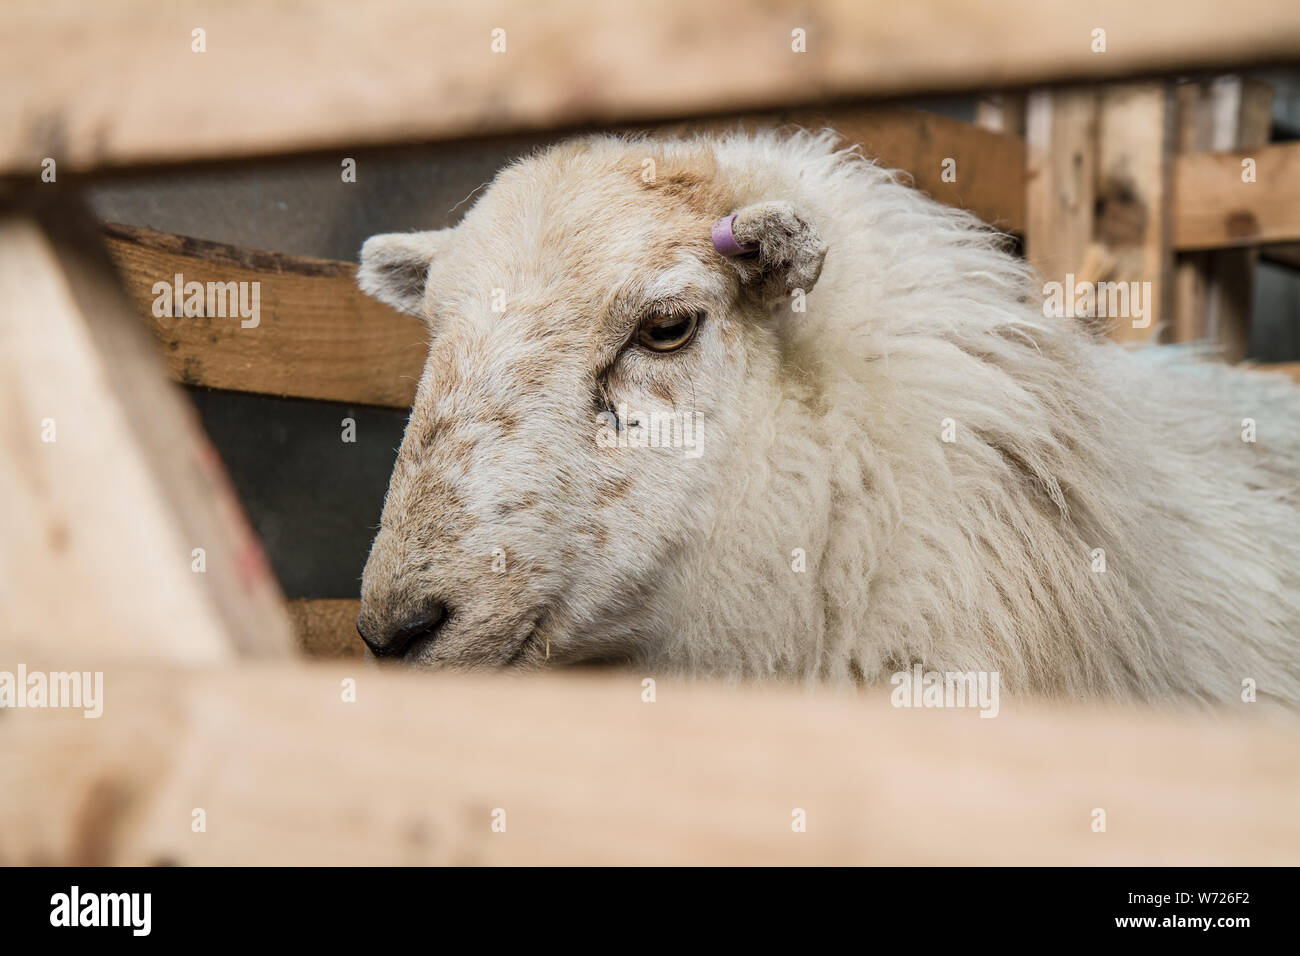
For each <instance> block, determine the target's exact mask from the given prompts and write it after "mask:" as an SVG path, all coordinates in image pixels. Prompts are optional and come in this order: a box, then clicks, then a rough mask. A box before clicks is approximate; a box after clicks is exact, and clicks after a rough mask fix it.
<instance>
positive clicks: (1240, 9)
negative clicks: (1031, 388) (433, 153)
mask: <svg viewBox="0 0 1300 956" xmlns="http://www.w3.org/2000/svg"><path fill="white" fill-rule="evenodd" d="M1099 28H1100V29H1104V31H1105V38H1104V43H1105V46H1104V50H1103V49H1102V48H1101V47H1100V46H1099V43H1098V38H1097V36H1096V35H1095V34H1094V31H1095V30H1097V29H1099ZM199 29H201V30H203V31H205V32H204V34H203V45H204V52H195V45H196V43H197V40H196V39H195V37H194V31H195V30H199ZM493 31H501V32H499V33H496V34H495V35H494V32H493ZM800 31H801V32H800ZM0 38H3V39H2V40H0V42H2V43H3V46H2V47H0V89H4V90H5V91H6V95H5V96H4V97H3V98H0V173H13V174H19V175H31V176H35V175H37V173H38V172H39V166H40V163H41V161H42V159H43V158H45V157H51V158H54V159H56V160H57V162H58V163H59V167H60V169H61V170H64V171H68V172H72V171H78V172H84V171H87V170H92V169H100V168H104V167H112V166H122V165H131V164H141V163H155V162H173V161H186V160H196V159H204V160H207V159H217V158H230V157H248V156H254V155H270V154H283V153H288V152H295V151H304V150H322V149H330V150H338V149H343V148H347V149H352V148H356V147H359V146H364V145H386V144H395V143H408V142H426V141H431V140H441V139H452V138H462V137H466V136H478V135H482V134H487V133H504V132H517V131H521V130H538V129H552V128H556V127H572V126H574V125H581V124H601V125H608V124H616V123H625V122H633V121H649V120H656V119H671V118H681V117H685V116H699V115H706V114H710V113H714V114H720V113H734V112H741V111H747V110H755V109H766V108H772V107H789V106H796V105H799V104H808V103H814V102H826V101H828V100H833V99H846V98H851V97H896V96H905V95H915V94H922V93H930V92H935V91H946V92H957V91H962V90H978V89H993V88H997V89H1006V88H1010V87H1016V86H1028V85H1035V84H1048V83H1057V82H1075V83H1078V82H1085V81H1086V82H1091V81H1096V80H1101V79H1116V78H1125V77H1133V76H1154V75H1160V74H1169V73H1175V72H1190V71H1210V70H1218V71H1223V70H1230V69H1233V68H1238V67H1242V66H1246V65H1251V64H1261V65H1263V64H1271V63H1281V62H1294V61H1295V60H1296V58H1297V50H1300V6H1297V5H1296V4H1295V3H1294V2H1293V0H1213V2H1206V3H1197V4H1187V3H1185V2H1183V0H1148V2H1146V3H1142V4H1134V3H1131V2H1130V0H1095V2H1093V3H1089V4H1086V5H1085V4H1074V3H1069V4H1067V3H1042V2H1041V0H1001V2H999V3H993V4H988V3H969V2H966V0H928V2H922V3H912V4H897V3H892V2H885V0H866V2H863V0H810V2H808V3H805V4H803V5H801V6H798V7H788V6H784V5H780V4H766V5H765V4H760V5H755V4H753V3H750V2H747V0H716V2H714V3H709V4H700V3H695V2H689V0H670V2H667V3H660V4H645V3H642V2H640V0H608V2H604V3H600V4H590V3H585V2H582V0H559V2H556V3H548V4H534V3H525V2H522V0H484V2H481V3H475V4H458V3H451V2H442V3H438V4H436V5H434V6H433V7H432V8H431V7H430V6H429V5H428V4H424V3H417V2H414V0H372V2H371V3H369V4H368V5H367V6H366V9H365V15H364V16H357V15H355V11H348V12H347V13H345V12H343V11H342V9H341V8H339V7H338V6H337V4H334V3H331V2H328V0H302V2H293V3H290V2H287V0H274V2H267V0H228V2H226V3H222V4H211V3H207V2H204V0H168V2H163V0H103V2H99V3H95V4H89V5H86V4H79V5H75V4H58V3H45V4H12V3H11V4H5V5H3V6H0ZM494 42H495V43H496V44H497V49H501V50H502V51H503V52H493V49H494V48H493V44H494ZM502 44H504V47H503V46H502ZM801 44H802V46H801ZM800 49H802V50H804V51H806V52H798V50H800Z"/></svg>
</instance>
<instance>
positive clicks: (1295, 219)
mask: <svg viewBox="0 0 1300 956" xmlns="http://www.w3.org/2000/svg"><path fill="white" fill-rule="evenodd" d="M1246 159H1253V160H1254V161H1255V177H1256V181H1255V182H1244V181H1243V180H1242V172H1243V169H1242V161H1243V160H1246ZM1294 242H1300V143H1274V144H1272V145H1270V146H1262V147H1259V148H1257V149H1243V150H1232V151H1229V152H1222V153H1198V154H1192V155H1188V156H1180V157H1179V158H1178V161H1177V162H1176V163H1175V165H1174V244H1175V245H1176V246H1177V247H1178V248H1179V249H1228V248H1236V247H1245V246H1258V245H1262V244H1264V243H1294Z"/></svg>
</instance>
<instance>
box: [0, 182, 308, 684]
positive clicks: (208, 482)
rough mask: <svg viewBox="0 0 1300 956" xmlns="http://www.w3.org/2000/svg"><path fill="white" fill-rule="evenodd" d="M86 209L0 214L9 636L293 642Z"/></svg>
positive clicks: (129, 642) (224, 654) (215, 646)
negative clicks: (83, 214) (85, 216)
mask: <svg viewBox="0 0 1300 956" xmlns="http://www.w3.org/2000/svg"><path fill="white" fill-rule="evenodd" d="M80 215H81V209H80V207H78V206H75V205H68V204H65V203H63V202H62V201H56V202H55V203H54V205H53V206H51V207H42V208H41V209H40V210H39V211H38V214H37V216H33V215H30V214H28V213H25V212H18V211H10V212H8V213H6V214H5V215H4V216H3V219H2V220H0V303H3V305H2V306H0V362H2V363H3V364H4V365H5V369H4V374H3V375H0V382H2V383H3V385H2V387H0V401H2V405H0V418H2V419H3V428H4V434H5V439H4V441H5V448H6V451H5V454H4V455H3V456H0V510H2V512H3V517H2V518H0V525H3V526H4V528H5V534H4V537H3V542H2V543H0V618H3V619H4V621H5V627H4V631H3V633H2V634H0V645H2V646H3V648H4V649H6V650H8V651H10V652H13V653H21V652H22V651H23V650H24V649H26V650H31V649H34V648H39V647H41V646H44V645H46V644H57V646H58V647H60V648H62V649H66V650H69V651H76V652H78V653H81V654H90V653H100V654H104V653H107V654H108V655H109V656H115V655H117V656H122V657H127V658H131V657H137V658H145V659H162V660H181V661H187V662H197V661H203V662H213V661H218V660H225V659H228V658H229V657H231V656H232V655H233V654H234V653H236V652H239V651H242V652H244V653H246V654H250V655H261V656H269V657H276V656H287V655H288V654H289V653H290V652H291V638H290V632H289V625H288V619H287V617H286V616H285V614H284V611H283V609H282V607H281V600H280V595H279V589H278V587H277V585H276V583H275V580H274V578H273V577H272V575H271V573H270V571H269V568H268V567H267V564H266V561H265V557H264V556H263V554H262V551H261V547H260V545H259V543H258V542H257V539H256V537H255V536H254V535H253V533H252V531H251V529H250V528H249V527H248V525H247V523H246V522H245V521H244V519H243V516H242V512H241V510H240V508H239V505H238V503H237V500H236V499H235V497H234V492H233V490H232V489H231V487H230V486H229V484H228V482H227V480H226V478H225V475H224V472H223V470H222V468H221V465H220V461H219V459H218V458H217V456H216V454H215V452H213V450H212V448H211V446H209V445H208V444H207V441H206V439H205V438H204V437H203V435H202V431H201V429H200V427H199V425H198V422H197V418H196V417H195V415H194V412H193V410H192V409H191V408H190V407H189V406H188V404H187V403H186V402H185V401H184V398H183V397H182V396H181V395H180V394H179V393H178V392H176V391H175V389H174V388H173V387H172V386H171V385H169V384H168V383H167V382H166V380H165V377H164V374H163V370H162V368H161V365H160V363H159V362H158V359H157V356H156V355H155V354H154V349H153V348H152V347H151V346H150V344H149V341H148V336H147V335H146V334H145V333H144V330H143V329H142V328H141V326H140V323H139V322H138V320H136V319H135V318H134V316H132V314H131V309H130V307H129V305H127V304H126V302H125V301H124V300H123V298H122V296H121V293H120V291H118V289H117V284H116V281H115V278H114V276H113V274H112V267H111V266H110V265H109V263H108V261H107V259H106V257H105V256H104V253H103V250H102V248H101V247H100V245H99V242H98V239H97V237H96V235H95V233H94V231H93V227H86V226H85V225H84V223H85V222H88V220H82V219H80V218H79V217H80ZM196 549H199V550H196ZM200 551H201V553H200Z"/></svg>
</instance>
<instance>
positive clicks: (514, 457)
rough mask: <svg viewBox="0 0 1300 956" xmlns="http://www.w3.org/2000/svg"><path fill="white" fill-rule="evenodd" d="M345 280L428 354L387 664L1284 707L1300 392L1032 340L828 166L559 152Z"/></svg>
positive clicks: (391, 508)
mask: <svg viewBox="0 0 1300 956" xmlns="http://www.w3.org/2000/svg"><path fill="white" fill-rule="evenodd" d="M733 216H734V218H732V217H733ZM719 229H720V230H721V233H720V234H719ZM720 250H721V251H720ZM358 282H359V285H360V287H361V288H362V289H363V290H364V291H365V292H366V293H368V294H370V295H372V296H374V297H376V298H378V299H379V300H381V301H383V302H386V303H388V304H389V305H391V306H392V307H394V308H395V309H398V310H401V311H403V312H406V313H409V314H412V315H416V316H419V317H421V318H423V319H424V320H425V321H426V323H427V325H428V327H429V330H430V333H431V345H430V350H429V355H428V361H427V364H426V366H425V368H424V372H423V375H422V377H421V379H420V381H419V385H418V389H417V393H416V397H415V401H414V407H413V409H412V412H411V417H410V421H409V423H408V425H407V428H406V432H405V436H404V438H403V441H402V444H401V447H400V449H399V452H398V456H397V460H396V464H395V467H394V470H393V475H392V480H391V484H390V486H389V489H388V493H387V496H386V498H385V501H384V507H383V513H382V519H381V523H380V528H379V531H378V534H377V536H376V537H375V540H374V544H373V547H372V550H371V553H370V555H369V558H368V560H367V562H366V565H365V570H364V573H363V575H362V604H361V613H360V616H359V617H358V621H357V627H358V631H359V632H360V633H361V635H362V637H363V639H364V640H365V642H366V643H367V645H368V646H369V647H370V649H371V650H372V652H374V653H375V654H376V655H379V656H386V657H393V658H399V659H401V660H403V661H405V662H408V663H411V664H414V665H416V666H423V667H429V668H458V667H490V668H522V669H537V668H542V667H548V666H559V665H567V664H577V663H584V662H598V663H620V664H625V665H632V666H636V667H639V668H645V669H649V670H651V671H652V672H656V673H658V672H664V673H675V674H688V675H701V676H708V677H714V678H721V679H724V680H728V681H741V680H760V679H769V678H771V679H786V680H795V681H803V682H806V683H808V684H809V685H823V684H829V685H833V686H840V687H845V688H851V687H852V686H854V685H857V686H865V687H874V686H882V685H884V684H886V683H887V682H888V680H889V679H890V675H892V674H895V673H898V672H902V671H907V670H908V669H909V668H910V667H911V666H912V665H913V664H914V663H923V664H924V666H925V667H926V668H932V669H934V670H937V671H949V672H951V671H959V672H969V671H976V672H988V673H995V674H998V675H1000V679H1001V685H1002V687H1003V689H1004V690H1005V691H1006V692H1008V693H1023V694H1037V695H1045V696H1047V697H1055V698H1071V699H1111V700H1122V701H1129V702H1138V701H1175V700H1183V701H1195V702H1200V703H1213V702H1228V701H1239V700H1241V699H1249V697H1250V694H1249V692H1243V687H1255V688H1257V691H1258V694H1259V697H1260V699H1268V700H1272V701H1284V702H1294V701H1297V700H1300V655H1298V654H1297V649H1298V647H1300V493H1298V491H1297V484H1298V482H1297V476H1298V475H1300V425H1298V424H1297V423H1298V421H1300V389H1297V388H1296V387H1295V386H1294V385H1293V384H1292V383H1291V382H1290V381H1288V380H1286V379H1285V378H1284V377H1282V376H1269V375H1265V374H1262V373H1257V372H1247V371H1241V370H1237V369H1234V368H1231V367H1228V366H1226V365H1220V364H1215V363H1211V362H1205V361H1197V360H1195V358H1194V357H1187V356H1182V357H1177V358H1174V359H1169V358H1166V357H1165V355H1164V352H1165V350H1163V349H1160V348H1152V349H1148V350H1146V353H1149V355H1150V356H1154V357H1155V358H1156V359H1157V361H1152V360H1151V359H1150V358H1149V357H1147V356H1146V355H1145V354H1144V353H1143V352H1141V351H1140V352H1138V353H1136V354H1135V353H1134V352H1131V351H1127V350H1125V349H1123V348H1121V347H1119V346H1118V345H1115V344H1113V343H1111V342H1109V341H1107V340H1106V339H1105V337H1104V336H1102V335H1099V334H1097V331H1096V330H1095V329H1093V328H1090V327H1088V326H1087V325H1086V324H1085V323H1082V322H1080V321H1078V320H1075V319H1073V318H1057V317H1052V316H1048V315H1046V314H1045V312H1046V311H1050V310H1045V309H1044V300H1045V292H1044V288H1045V287H1044V286H1043V284H1042V280H1041V279H1038V278H1036V277H1035V275H1034V274H1033V272H1032V270H1031V269H1030V268H1029V267H1028V266H1027V265H1026V264H1025V263H1024V262H1023V261H1022V260H1021V259H1019V258H1017V257H1015V256H1014V255H1013V254H1011V252H1010V251H1009V250H1008V244H1007V240H1006V237H1004V236H1001V235H999V234H998V233H996V232H995V231H993V230H991V229H990V228H988V227H986V226H985V225H983V224H982V223H980V222H979V221H978V220H977V219H976V218H975V217H973V216H972V215H970V214H968V213H966V212H963V211H960V210H957V209H954V208H950V207H947V206H944V205H941V204H940V203H937V202H935V201H933V200H931V199H929V198H928V197H926V196H924V195H922V194H921V193H919V192H918V191H916V190H915V189H913V188H911V187H910V186H909V185H908V184H907V183H906V181H905V177H904V176H903V175H902V174H900V173H897V172H892V171H889V170H886V169H883V168H880V167H879V166H877V165H876V164H874V163H872V162H870V161H869V160H867V159H866V158H864V157H863V156H862V155H861V154H860V152H859V151H857V150H855V149H845V148H842V145H841V144H840V142H839V140H838V139H837V138H836V136H835V135H834V134H833V133H832V132H829V131H826V132H822V133H816V134H814V133H809V132H803V131H799V132H794V133H760V134H757V135H745V134H743V133H739V132H737V133H735V134H731V135H726V136H720V137H715V136H700V137H696V138H687V139H677V140H656V139H654V138H635V137H613V136H591V137H585V138H580V139H576V140H572V141H568V142H564V143H562V144H560V145H557V146H553V147H551V148H549V149H547V150H545V151H542V152H540V153H538V154H536V155H533V156H531V157H528V158H526V159H523V160H521V161H519V162H516V163H515V164H514V165H512V166H510V167H508V168H506V169H504V170H503V171H502V172H501V173H500V174H499V175H498V176H497V177H496V179H495V181H494V182H493V183H492V185H491V187H490V188H489V189H488V190H487V191H486V192H484V193H483V194H482V195H481V196H480V198H479V199H478V201H477V203H476V204H475V205H474V206H473V207H472V209H471V210H470V211H469V212H468V214H467V215H466V216H465V218H464V220H463V221H462V222H461V223H460V224H459V225H457V226H455V227H454V228H450V229H443V230H437V231H431V232H417V233H409V234H388V235H379V236H374V237H372V238H371V239H369V240H368V241H367V242H366V243H365V245H364V247H363V248H362V251H361V257H360V266H359V269H358ZM1170 351H1176V350H1170ZM656 422H658V423H659V425H660V427H659V432H660V437H661V438H662V437H663V433H664V431H665V429H664V427H663V423H664V422H674V423H685V422H690V423H691V424H692V426H693V427H692V432H693V434H692V435H691V436H690V438H691V440H690V441H688V440H687V439H686V437H685V436H686V428H685V427H684V425H683V427H681V428H677V427H674V428H672V429H667V433H668V437H669V439H671V440H668V441H658V442H656V441H652V440H649V439H648V437H647V435H646V432H647V431H648V430H650V429H651V427H652V426H653V425H654V423H656Z"/></svg>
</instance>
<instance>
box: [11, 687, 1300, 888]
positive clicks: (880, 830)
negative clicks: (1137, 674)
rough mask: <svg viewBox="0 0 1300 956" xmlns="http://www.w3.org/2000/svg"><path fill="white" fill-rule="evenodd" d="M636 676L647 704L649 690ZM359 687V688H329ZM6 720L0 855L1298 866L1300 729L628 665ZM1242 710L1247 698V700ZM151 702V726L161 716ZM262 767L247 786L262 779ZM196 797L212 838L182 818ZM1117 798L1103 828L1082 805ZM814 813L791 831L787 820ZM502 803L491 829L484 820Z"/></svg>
mask: <svg viewBox="0 0 1300 956" xmlns="http://www.w3.org/2000/svg"><path fill="white" fill-rule="evenodd" d="M646 678H655V679H656V684H655V687H654V696H655V700H654V702H653V703H646V702H644V696H643V695H644V694H645V687H644V684H643V681H644V680H645V679H646ZM345 681H353V682H354V685H353V686H354V687H355V702H347V701H345V700H344V699H343V691H344V688H345V683H344V682H345ZM103 696H104V712H103V716H102V717H101V718H100V719H98V720H85V719H82V716H81V713H80V712H73V713H70V712H67V711H50V710H46V711H41V712H33V711H31V710H16V711H13V712H12V713H7V714H5V715H4V718H3V719H0V752H3V753H4V754H5V760H3V761H0V833H3V834H4V835H5V839H4V841H3V845H0V853H3V855H4V859H3V862H5V863H10V864H26V863H34V862H41V863H74V864H148V863H159V862H170V863H177V864H184V865H227V864H241V865H242V864H254V865H260V864H267V865H285V864H302V865H312V864H380V865H385V864H404V863H410V864H444V863H470V864H718V863H728V864H764V863H768V864H810V863H823V864H954V865H962V864H976V863H980V864H989V863H997V864H1037V865H1042V864H1111V865H1114V864H1135V863H1147V864H1164V865H1174V864H1179V865H1181V864H1290V863H1293V862H1294V861H1295V860H1296V859H1297V856H1298V855H1300V820H1298V819H1297V817H1296V814H1295V806H1296V802H1297V800H1298V799H1300V764H1297V762H1296V760H1295V759H1294V754H1295V753H1296V752H1297V749H1300V729H1297V727H1296V726H1295V724H1294V723H1291V722H1282V721H1277V722H1268V721H1265V720H1263V719H1257V720H1250V719H1248V717H1247V716H1245V715H1232V714H1227V715H1206V714H1202V715H1199V716H1198V715H1195V714H1182V713H1180V714H1166V715H1161V714H1157V713H1152V712H1149V711H1144V710H1122V711H1105V710H1089V709H1084V708H1082V707H1062V708H1058V709H1048V708H1046V707H1043V706H1041V705H1040V706H1034V705H1030V704H1028V703H1027V702H1019V703H1017V705H1016V706H1014V707H1013V706H1011V705H1010V703H1009V702H1008V701H1006V700H1005V699H1004V700H1003V706H1002V709H1001V711H1000V713H999V716H998V717H996V718H994V719H991V720H987V719H981V718H979V717H978V716H977V715H976V714H975V713H974V712H972V711H957V710H949V711H937V710H920V709H894V708H892V707H891V706H890V705H889V700H888V697H887V696H886V695H884V694H878V695H871V696H866V697H853V696H848V695H821V696H809V695H808V694H807V692H806V691H803V690H801V689H798V688H795V687H790V686H773V687H768V688H764V689H726V688H721V687H718V686H716V685H708V684H703V683H699V682H694V683H686V682H678V681H672V680H669V679H667V678H666V677H664V676H663V675H650V674H643V673H640V672H616V673H603V674H589V675H587V676H585V677H581V676H578V675H573V674H570V675H560V674H555V675H549V676H544V677H539V678H531V679H523V678H513V679H512V678H503V677H495V678H494V677H491V676H488V675H482V676H470V675H447V674H443V675H436V676H434V675H423V674H417V673H409V672H403V671H392V670H389V669H384V668H378V667H375V666H373V665H367V664H364V663H362V662H347V663H336V664H324V663H314V664H307V665H299V666H297V667H288V666H279V665H256V666H255V665H241V666H239V667H237V668H232V669H228V670H224V671H221V672H212V671H206V670H198V671H182V670H137V669H130V668H125V667H121V668H116V669H111V670H109V671H107V672H105V675H104V695H103ZM1241 708H1242V709H1243V710H1245V711H1247V712H1253V710H1252V708H1251V706H1250V705H1241ZM160 715H165V719H162V720H160V719H159V718H160ZM253 783H255V785H253ZM195 809H201V810H202V811H203V813H204V825H205V830H204V831H203V832H195V831H194V830H193V829H192V821H193V820H194V819H195V817H194V811H195ZM1097 809H1101V810H1104V811H1105V817H1106V818H1105V826H1106V829H1105V831H1104V832H1094V830H1093V820H1094V818H1095V817H1094V812H1095V810H1097ZM797 810H802V811H804V814H805V818H806V831H805V832H797V831H795V830H794V829H793V828H792V823H793V821H794V820H795V813H796V811H797ZM501 811H504V823H505V830H504V832H493V829H492V824H493V820H494V815H495V817H496V819H498V820H500V819H502V817H501Z"/></svg>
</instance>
